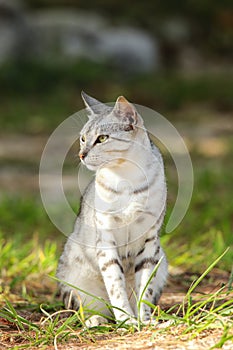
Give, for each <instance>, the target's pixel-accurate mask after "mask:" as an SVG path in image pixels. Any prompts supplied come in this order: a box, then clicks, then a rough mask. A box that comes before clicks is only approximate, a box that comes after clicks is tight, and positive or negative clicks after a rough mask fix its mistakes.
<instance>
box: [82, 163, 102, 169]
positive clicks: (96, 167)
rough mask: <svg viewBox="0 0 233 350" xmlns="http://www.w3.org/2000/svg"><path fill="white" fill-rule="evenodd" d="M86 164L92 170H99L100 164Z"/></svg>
mask: <svg viewBox="0 0 233 350" xmlns="http://www.w3.org/2000/svg"><path fill="white" fill-rule="evenodd" d="M85 166H86V167H87V169H88V170H91V171H97V170H98V169H99V166H98V165H92V164H87V163H85Z"/></svg>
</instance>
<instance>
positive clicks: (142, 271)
mask: <svg viewBox="0 0 233 350" xmlns="http://www.w3.org/2000/svg"><path fill="white" fill-rule="evenodd" d="M83 99H84V102H85V104H86V107H87V110H88V112H89V120H88V122H87V123H86V124H85V125H84V127H83V129H82V131H81V138H80V139H81V141H80V142H81V144H80V159H81V161H82V163H83V164H84V165H85V166H87V167H88V168H89V169H91V170H94V171H95V172H96V174H95V179H94V180H93V181H92V182H91V183H90V184H89V186H88V187H87V189H86V191H85V194H84V196H83V200H82V205H81V210H80V214H79V216H78V218H77V221H76V223H75V227H74V231H73V233H72V234H71V235H70V237H69V238H68V240H67V243H66V245H65V248H64V251H63V253H62V256H61V258H60V261H59V265H58V270H57V277H58V278H59V279H60V280H62V281H64V283H62V282H60V284H59V287H60V292H61V295H62V298H63V301H64V304H65V307H66V308H68V309H69V308H71V309H77V308H78V307H79V305H80V303H82V304H84V305H87V306H88V308H91V309H96V310H98V311H101V312H102V313H103V314H105V315H106V316H108V315H110V314H111V312H110V310H109V309H108V308H106V306H105V304H104V303H103V302H102V301H101V299H100V298H98V299H94V298H93V296H92V295H93V294H94V295H96V296H98V297H101V298H103V299H104V300H106V301H107V302H108V303H110V304H111V305H112V310H113V313H114V316H115V318H116V321H120V322H122V321H124V320H126V319H128V322H132V320H133V318H134V317H137V316H139V317H140V318H141V320H142V321H147V320H149V319H150V316H151V309H150V307H149V306H148V305H146V304H142V305H141V308H140V315H138V309H137V303H136V298H139V297H140V296H141V294H142V293H143V291H144V289H145V286H146V284H147V281H148V280H149V278H150V276H151V273H152V271H153V269H154V268H155V266H156V265H157V264H158V263H159V261H160V264H159V267H158V269H157V272H156V274H155V276H154V277H153V278H152V280H151V282H150V283H149V285H148V287H147V288H146V290H145V294H144V296H143V299H146V300H148V301H149V302H150V303H155V304H156V303H158V300H159V297H160V295H161V293H162V290H163V287H164V284H165V282H166V278H167V262H166V257H165V254H164V252H163V249H162V248H161V246H160V240H159V231H160V228H161V225H162V223H163V218H164V214H165V209H166V183H165V176H164V166H163V161H162V157H161V155H160V152H159V150H158V149H157V148H156V147H155V146H154V145H153V144H152V143H151V141H150V139H149V137H148V133H147V131H146V129H145V127H144V124H143V120H142V118H141V116H140V115H139V114H138V113H137V111H136V109H135V108H134V106H133V105H131V104H130V103H129V102H128V101H127V100H126V99H125V98H124V97H119V98H118V99H117V102H116V104H115V106H114V107H113V108H110V107H108V106H105V105H104V104H102V103H100V102H98V101H97V100H95V99H93V98H91V97H89V96H87V95H86V94H83ZM66 283H68V284H69V285H68V284H66ZM70 285H73V286H75V287H77V289H75V288H72V287H71V286H70ZM85 292H87V293H85ZM135 295H136V298H135ZM101 322H103V319H102V318H101ZM96 323H98V322H97V319H96V318H95V319H94V320H92V321H89V325H90V326H91V325H93V324H94V325H96Z"/></svg>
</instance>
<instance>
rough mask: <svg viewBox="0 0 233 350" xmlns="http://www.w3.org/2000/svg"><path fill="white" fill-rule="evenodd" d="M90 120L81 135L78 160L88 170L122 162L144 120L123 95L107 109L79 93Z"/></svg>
mask: <svg viewBox="0 0 233 350" xmlns="http://www.w3.org/2000/svg"><path fill="white" fill-rule="evenodd" d="M82 98H83V100H84V103H85V106H86V109H87V111H88V115H89V120H88V121H87V123H86V124H85V125H84V127H83V129H82V130H81V132H80V153H79V157H80V159H81V161H82V163H84V164H85V165H86V166H87V168H89V169H90V170H97V169H98V168H99V167H100V166H103V165H107V164H112V165H114V164H117V163H119V164H120V163H121V162H122V161H123V160H124V159H126V158H127V154H128V151H129V150H130V148H132V145H133V143H134V142H135V141H136V140H135V139H136V137H137V134H138V132H139V131H140V130H144V127H143V120H142V118H141V117H140V115H139V114H138V113H137V111H136V109H135V107H134V106H133V105H132V104H131V103H129V102H128V101H127V100H126V99H125V98H124V97H123V96H120V97H118V99H117V101H116V103H115V105H114V107H109V106H107V105H105V104H103V103H101V102H99V101H97V100H96V99H94V98H92V97H90V96H88V95H87V94H85V93H84V92H82Z"/></svg>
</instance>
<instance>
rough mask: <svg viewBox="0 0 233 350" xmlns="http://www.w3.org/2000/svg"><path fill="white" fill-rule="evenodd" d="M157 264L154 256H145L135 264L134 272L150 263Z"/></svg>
mask: <svg viewBox="0 0 233 350" xmlns="http://www.w3.org/2000/svg"><path fill="white" fill-rule="evenodd" d="M156 264H158V260H157V259H155V258H145V259H143V260H142V261H141V262H140V263H139V264H137V265H136V266H135V273H136V272H138V271H140V270H141V269H146V268H148V267H149V266H150V265H156Z"/></svg>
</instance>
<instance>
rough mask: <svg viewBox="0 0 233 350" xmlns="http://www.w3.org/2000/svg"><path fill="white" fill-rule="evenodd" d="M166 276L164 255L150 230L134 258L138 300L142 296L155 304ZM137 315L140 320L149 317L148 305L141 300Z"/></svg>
mask: <svg viewBox="0 0 233 350" xmlns="http://www.w3.org/2000/svg"><path fill="white" fill-rule="evenodd" d="M156 266H157V270H156V272H155V275H154V276H153V278H152V279H151V281H150V282H149V283H148V281H149V279H150V277H151V275H152V272H153V270H154V269H155V267H156ZM166 278H167V262H166V257H165V254H164V252H163V250H162V248H161V246H160V241H159V238H158V236H157V234H154V233H152V232H151V234H150V235H149V236H148V238H147V239H146V240H145V246H144V247H143V248H142V249H141V250H140V251H139V252H138V255H137V257H136V259H135V279H136V294H137V298H138V300H139V299H140V298H142V299H143V300H146V301H148V302H150V303H151V304H157V302H158V300H159V297H160V295H161V292H162V290H163V287H164V284H165V282H166ZM147 284H148V285H147ZM146 286H147V287H146ZM145 287H146V288H145ZM138 316H139V318H140V320H141V321H142V322H143V321H148V320H149V319H150V317H151V308H150V306H148V305H147V304H145V303H143V302H142V303H141V305H140V309H139V315H138Z"/></svg>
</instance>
